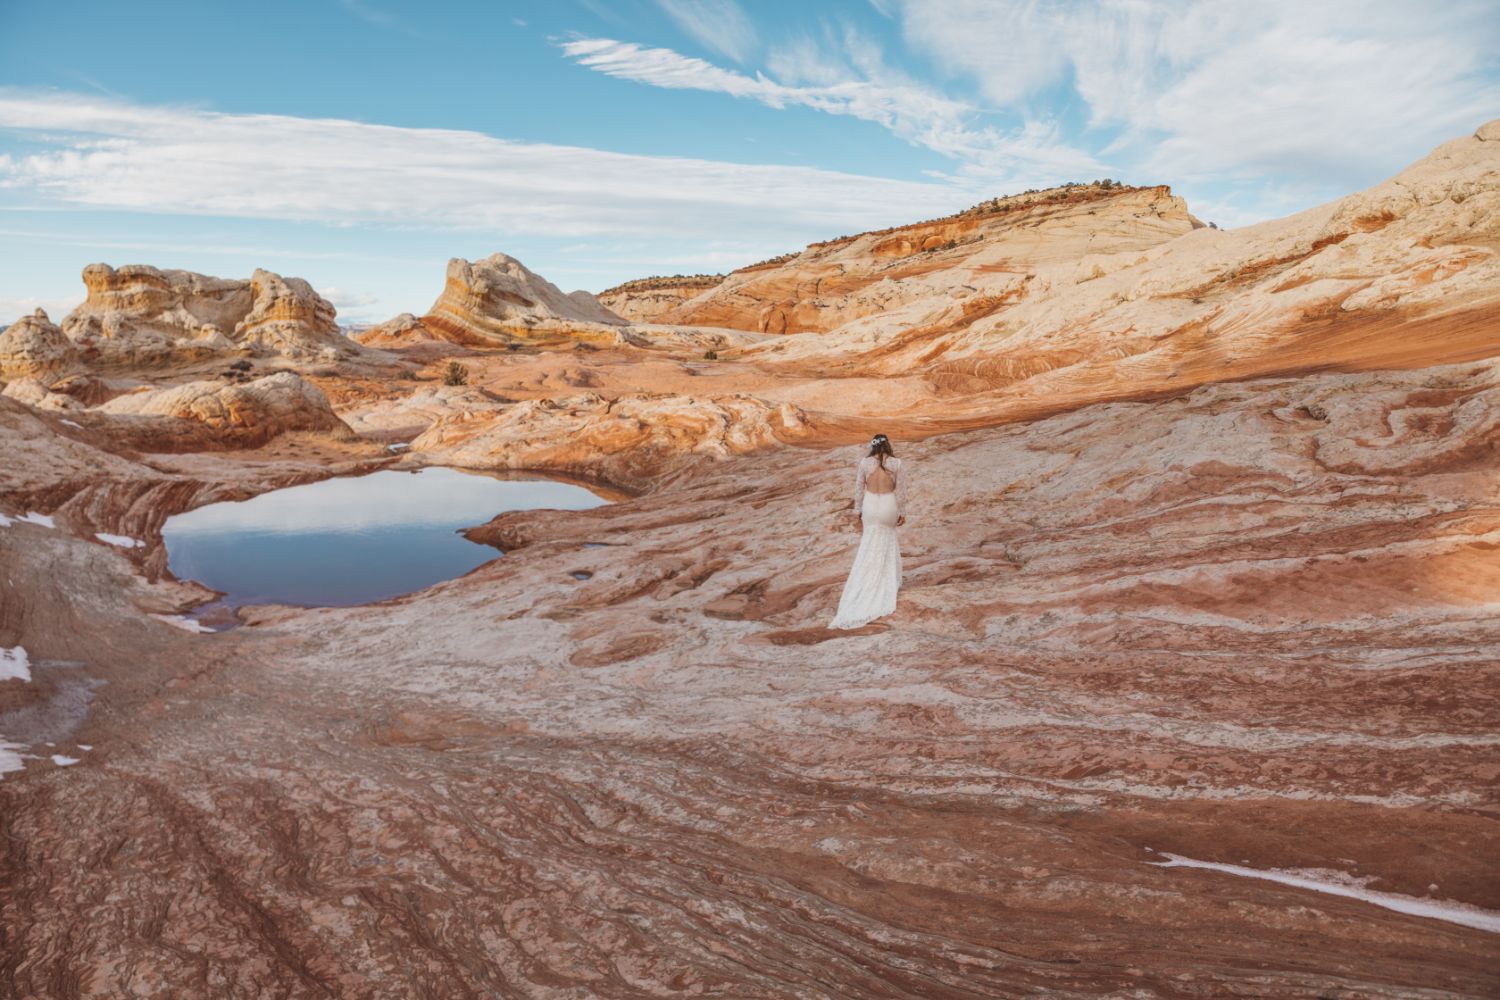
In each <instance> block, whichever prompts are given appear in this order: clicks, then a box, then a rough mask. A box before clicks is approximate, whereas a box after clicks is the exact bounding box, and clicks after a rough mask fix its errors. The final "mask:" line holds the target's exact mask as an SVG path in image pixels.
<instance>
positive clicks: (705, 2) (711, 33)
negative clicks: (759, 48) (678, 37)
mask: <svg viewBox="0 0 1500 1000" xmlns="http://www.w3.org/2000/svg"><path fill="white" fill-rule="evenodd" d="M656 2H657V5H658V6H659V7H661V9H662V10H663V11H665V12H666V14H667V16H668V17H670V18H671V19H672V20H673V21H674V22H676V24H677V26H678V27H679V28H681V29H682V30H683V31H685V32H687V33H688V34H689V35H691V36H692V37H694V38H696V39H697V40H698V41H700V42H702V43H703V44H704V45H706V46H708V47H709V48H711V49H713V50H714V51H715V52H717V53H719V54H720V55H723V56H728V57H729V58H730V59H733V60H734V61H735V62H737V63H743V62H744V61H745V60H746V59H748V58H749V57H750V55H751V54H752V53H753V52H754V50H755V46H756V43H757V36H756V31H755V25H754V24H752V23H751V22H750V18H749V17H748V16H746V14H745V12H744V10H743V9H741V7H740V5H739V4H737V3H735V2H734V0H656Z"/></svg>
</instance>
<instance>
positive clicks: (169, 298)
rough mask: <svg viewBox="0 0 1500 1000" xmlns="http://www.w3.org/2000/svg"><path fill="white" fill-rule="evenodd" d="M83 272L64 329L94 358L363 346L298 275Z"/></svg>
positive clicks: (176, 357) (146, 364)
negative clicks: (241, 277)
mask: <svg viewBox="0 0 1500 1000" xmlns="http://www.w3.org/2000/svg"><path fill="white" fill-rule="evenodd" d="M83 281H84V285H85V286H86V287H87V288H88V298H87V299H86V300H85V301H84V303H83V304H82V305H80V306H79V307H78V308H77V309H75V310H73V312H71V313H69V314H68V316H67V318H66V319H64V320H63V323H62V329H63V332H64V333H66V334H67V335H68V337H70V338H71V339H72V340H73V341H74V343H75V344H76V345H77V346H78V349H79V353H80V356H81V358H82V359H83V360H84V361H86V362H88V363H89V364H91V365H95V366H105V367H118V368H153V367H161V366H169V365H176V364H184V363H191V362H194V361H200V360H204V359H207V358H211V357H214V356H217V355H223V354H232V353H237V352H239V351H242V350H249V351H252V352H254V353H256V354H279V355H284V356H287V357H294V358H325V359H336V358H339V357H347V356H349V355H351V354H353V353H355V352H356V351H357V350H358V348H357V347H356V346H355V345H352V344H350V343H349V341H348V340H347V339H346V338H344V337H343V336H342V335H341V334H340V333H339V330H338V326H337V324H336V323H335V322H334V308H333V306H332V305H331V304H330V303H329V302H328V301H327V300H326V299H324V298H323V297H322V296H320V295H318V294H317V292H315V291H314V290H313V289H312V286H310V285H309V284H308V283H307V282H306V281H303V280H302V279H300V278H282V277H281V276H280V275H276V274H272V273H271V272H269V271H263V270H257V271H256V272H255V274H254V275H253V276H252V277H251V278H250V280H249V281H237V280H226V279H223V278H213V277H209V276H207V275H202V274H195V273H193V272H191V271H173V270H161V269H159V268H155V267H150V266H148V265H144V264H127V265H125V266H124V267H121V268H119V269H115V268H112V267H110V266H109V265H107V264H90V265H89V266H88V267H86V268H84V271H83Z"/></svg>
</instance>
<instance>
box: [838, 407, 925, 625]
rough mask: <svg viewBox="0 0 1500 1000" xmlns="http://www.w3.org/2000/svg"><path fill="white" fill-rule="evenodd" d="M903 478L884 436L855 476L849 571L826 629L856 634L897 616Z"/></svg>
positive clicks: (903, 472)
mask: <svg viewBox="0 0 1500 1000" xmlns="http://www.w3.org/2000/svg"><path fill="white" fill-rule="evenodd" d="M907 476H908V473H907V472H906V469H905V468H904V467H903V465H902V463H901V459H899V458H897V457H896V453H895V452H894V451H892V450H891V442H890V439H888V438H887V437H886V436H885V435H884V434H876V435H875V437H874V439H873V440H871V441H870V453H869V454H868V455H865V456H864V457H863V458H861V459H860V460H859V465H858V466H857V467H856V468H855V470H854V523H855V525H856V526H857V527H858V528H859V529H860V536H859V551H858V552H856V553H855V554H854V568H853V569H851V570H849V579H848V580H847V581H846V582H845V583H844V594H843V596H842V597H840V598H839V610H838V614H836V615H834V618H833V621H832V622H830V623H829V628H859V627H860V626H861V625H864V624H867V623H869V622H872V621H874V620H875V619H876V618H882V617H884V616H885V615H888V614H890V613H891V612H892V611H895V610H896V592H897V591H898V590H900V589H901V545H900V542H898V541H897V539H896V529H897V528H898V527H900V526H901V525H903V524H905V523H906V480H907Z"/></svg>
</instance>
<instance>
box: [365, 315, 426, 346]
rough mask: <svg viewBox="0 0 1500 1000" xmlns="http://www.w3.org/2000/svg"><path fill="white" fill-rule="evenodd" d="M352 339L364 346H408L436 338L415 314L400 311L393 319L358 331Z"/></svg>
mask: <svg viewBox="0 0 1500 1000" xmlns="http://www.w3.org/2000/svg"><path fill="white" fill-rule="evenodd" d="M354 339H355V340H357V341H358V342H359V343H361V344H363V345H365V346H366V347H409V346H411V345H412V344H417V343H421V342H424V341H432V340H435V339H437V338H435V337H434V336H433V334H432V333H431V332H430V331H429V330H428V329H427V327H425V326H423V325H422V321H421V319H419V318H418V317H417V316H415V315H413V314H412V313H402V314H401V315H399V316H397V317H395V318H394V319H388V320H386V321H385V322H384V323H380V324H377V325H376V326H372V327H369V328H368V329H364V330H361V331H359V332H358V333H356V334H354Z"/></svg>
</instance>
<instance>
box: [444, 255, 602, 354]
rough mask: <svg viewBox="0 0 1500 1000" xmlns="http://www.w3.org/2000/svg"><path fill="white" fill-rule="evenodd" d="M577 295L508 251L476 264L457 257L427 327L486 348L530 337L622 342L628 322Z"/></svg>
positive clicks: (449, 268) (466, 342)
mask: <svg viewBox="0 0 1500 1000" xmlns="http://www.w3.org/2000/svg"><path fill="white" fill-rule="evenodd" d="M575 296H576V293H575ZM575 296H569V295H564V294H563V293H562V292H561V291H559V290H558V288H557V286H556V285H554V284H552V283H551V282H550V281H548V280H546V279H545V278H542V277H540V276H539V275H536V274H533V273H532V272H531V271H530V270H528V269H527V267H526V265H524V264H522V263H521V262H520V261H518V260H516V259H515V258H514V257H509V256H507V255H505V254H503V253H497V254H492V255H490V256H489V257H486V258H484V259H483V260H479V261H473V262H470V261H467V260H463V259H462V258H458V257H455V258H454V259H452V260H450V261H449V262H448V275H447V283H446V285H445V286H444V287H443V294H442V295H440V296H439V297H438V300H437V301H436V302H435V303H433V305H432V308H431V309H430V310H428V312H427V315H425V316H423V317H422V325H423V326H425V327H426V328H427V329H428V330H429V331H432V332H433V333H435V334H436V335H437V336H439V337H442V338H444V339H446V340H451V341H453V342H455V343H460V344H472V345H476V346H481V347H484V346H489V347H494V346H497V345H504V344H506V343H509V342H512V341H515V340H526V339H571V340H583V341H592V342H598V343H620V342H622V335H621V332H620V330H619V329H618V327H621V326H623V325H624V320H622V319H620V317H618V316H615V315H614V314H613V313H611V312H610V311H609V310H607V309H605V308H604V307H603V306H602V305H600V304H599V303H598V302H597V300H594V299H593V298H592V296H587V297H575Z"/></svg>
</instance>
